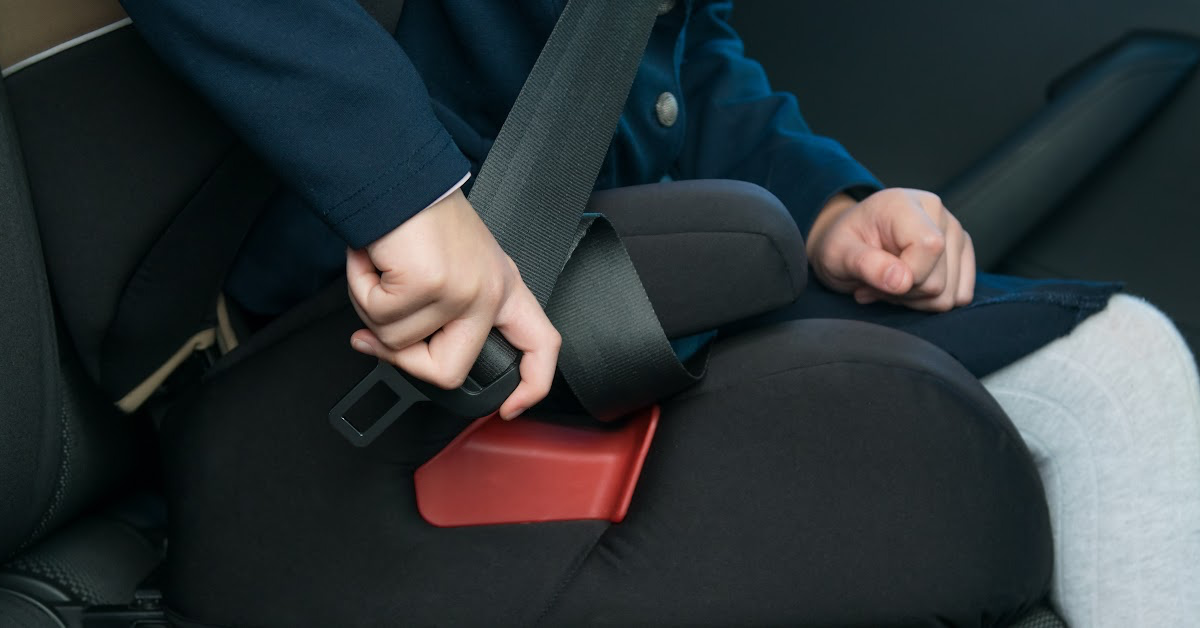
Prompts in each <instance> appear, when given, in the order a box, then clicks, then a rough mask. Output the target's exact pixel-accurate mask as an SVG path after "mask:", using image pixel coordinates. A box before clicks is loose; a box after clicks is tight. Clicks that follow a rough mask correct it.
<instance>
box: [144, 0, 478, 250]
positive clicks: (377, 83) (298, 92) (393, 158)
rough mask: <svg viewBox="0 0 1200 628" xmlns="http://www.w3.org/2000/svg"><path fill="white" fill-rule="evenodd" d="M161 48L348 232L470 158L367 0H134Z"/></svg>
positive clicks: (394, 216) (375, 234)
mask: <svg viewBox="0 0 1200 628" xmlns="http://www.w3.org/2000/svg"><path fill="white" fill-rule="evenodd" d="M122 4H123V5H124V6H125V9H126V10H127V11H128V12H129V14H130V16H131V17H132V18H133V20H134V25H135V27H136V28H137V29H138V31H139V32H140V33H141V34H142V36H143V37H145V39H146V40H147V41H148V42H149V43H150V46H151V47H152V48H154V50H155V51H156V52H158V54H159V55H160V56H161V57H162V58H163V59H164V60H165V61H166V62H167V64H168V65H169V66H171V67H172V68H173V69H174V70H175V71H176V72H177V73H178V74H180V75H181V76H182V77H183V78H184V79H185V80H186V81H188V82H189V83H191V84H192V85H193V86H194V87H195V88H196V89H197V90H199V92H200V93H201V94H202V95H203V96H204V97H205V98H206V99H207V100H208V101H209V102H210V103H211V104H212V105H213V106H214V107H215V108H216V109H217V110H218V112H219V113H220V114H221V115H222V117H223V118H224V119H225V121H226V122H227V123H228V124H229V125H230V126H231V127H233V129H234V131H235V132H237V133H238V135H239V136H240V137H241V138H242V139H243V140H244V141H246V142H247V143H248V144H249V145H250V146H251V148H253V149H254V150H255V151H257V152H258V154H260V155H261V156H263V158H264V159H265V160H266V161H267V162H268V163H269V164H270V165H271V166H272V168H274V170H275V171H276V172H277V173H278V174H279V175H280V177H281V178H282V179H283V180H284V181H285V182H286V183H287V184H288V185H289V186H290V187H291V188H292V189H293V190H295V191H296V192H297V193H299V194H300V196H301V197H303V198H304V199H305V200H306V201H307V202H308V204H309V205H310V206H311V207H312V209H313V210H314V211H315V212H317V213H318V215H319V216H320V217H321V218H322V219H323V220H324V221H325V222H326V223H327V224H329V226H330V227H331V228H332V229H333V230H334V231H335V232H336V233H338V234H339V235H340V236H341V237H342V238H343V239H344V240H345V241H346V242H347V243H348V244H350V245H351V246H353V247H361V246H364V245H366V244H369V243H370V242H373V241H375V240H376V239H378V238H379V237H380V236H382V235H384V234H386V233H387V232H388V231H390V230H392V229H394V228H395V227H396V226H398V225H400V224H401V223H402V222H404V221H405V220H407V219H408V218H409V217H411V216H413V215H414V214H416V213H417V212H419V211H421V210H422V209H424V208H425V207H427V206H428V205H429V204H430V203H432V202H433V201H434V200H435V199H437V198H438V197H439V196H441V195H442V194H443V193H445V192H446V191H447V190H449V189H451V188H452V187H453V186H454V185H455V184H456V183H458V182H459V181H460V180H461V179H462V178H463V175H464V174H466V173H467V172H468V171H469V169H470V166H469V164H468V162H467V160H466V158H465V157H463V155H462V153H460V152H459V150H458V148H457V147H456V146H455V145H454V143H453V141H451V139H450V135H449V134H448V133H447V132H446V130H445V129H444V128H443V127H442V125H441V123H440V122H438V120H437V119H436V118H435V117H434V114H433V110H432V107H431V106H430V104H429V95H428V92H427V91H426V89H425V86H424V84H423V83H422V81H421V78H420V77H419V76H418V74H417V71H416V69H415V68H414V67H413V65H412V63H411V62H410V61H409V59H408V57H407V55H405V53H404V51H403V50H402V49H401V47H400V46H399V44H398V43H397V42H396V40H395V39H394V38H393V37H392V36H391V34H389V33H388V32H386V31H385V30H384V29H383V28H382V27H380V26H379V24H378V22H376V21H375V20H374V19H373V18H372V17H371V16H370V15H369V14H367V12H366V11H365V10H364V9H363V8H362V7H360V6H359V4H358V3H357V2H356V1H355V0H237V1H234V2H229V1H225V0H122Z"/></svg>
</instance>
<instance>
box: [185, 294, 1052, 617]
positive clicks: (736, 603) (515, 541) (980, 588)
mask: <svg viewBox="0 0 1200 628" xmlns="http://www.w3.org/2000/svg"><path fill="white" fill-rule="evenodd" d="M297 317H298V318H299V319H301V320H303V319H305V317H308V318H311V313H310V314H307V315H306V314H304V313H300V314H297ZM279 323H280V327H281V329H283V330H285V332H286V330H287V329H288V327H289V324H288V322H287V321H286V320H285V321H280V322H279ZM298 327H302V330H301V331H299V332H294V333H281V334H280V335H282V336H286V339H285V340H283V341H280V342H277V343H274V344H272V343H271V342H270V336H271V334H269V333H268V334H264V336H265V338H260V339H259V340H258V341H257V342H258V343H260V347H259V349H258V350H251V351H247V353H250V354H252V355H251V356H250V357H248V358H246V359H243V360H241V361H239V362H237V363H234V364H231V365H230V366H228V367H227V368H224V369H222V370H221V371H219V372H215V373H213V374H212V377H210V379H209V381H208V382H207V384H206V385H205V387H204V389H203V390H202V393H201V394H199V395H198V396H196V397H195V398H193V399H183V400H181V401H180V402H179V403H178V410H177V411H175V412H174V413H173V414H172V416H170V417H169V418H168V421H167V423H166V425H165V427H164V446H165V456H166V458H167V467H168V493H169V498H170V505H171V522H172V531H171V547H170V557H169V585H168V590H167V599H168V602H169V605H170V607H171V608H172V609H173V611H174V612H175V613H177V614H178V617H177V618H179V619H182V618H187V619H190V620H193V621H196V622H207V623H209V624H215V625H261V626H381V625H382V626H391V625H428V624H440V625H533V624H537V623H542V624H546V625H575V624H581V623H607V624H619V625H628V624H642V625H644V624H656V625H680V624H684V625H692V624H709V625H747V624H785V625H838V626H849V625H863V626H879V625H910V624H928V625H946V624H953V625H965V626H971V625H992V624H997V623H1003V622H1005V621H1007V620H1011V619H1013V618H1014V616H1015V615H1016V614H1019V612H1020V611H1022V610H1023V609H1025V608H1027V607H1028V606H1029V605H1030V604H1032V603H1034V602H1035V601H1037V600H1039V599H1041V598H1042V597H1043V596H1044V594H1045V592H1046V590H1047V587H1048V582H1049V574H1050V568H1051V562H1052V561H1051V543H1050V532H1049V523H1048V517H1047V512H1046V508H1045V505H1044V500H1043V496H1042V489H1041V484H1040V482H1039V480H1038V476H1037V474H1036V472H1035V469H1034V466H1033V464H1032V462H1031V460H1030V459H1029V456H1028V453H1027V452H1026V450H1025V447H1024V445H1023V444H1022V443H1021V440H1020V438H1019V437H1018V435H1017V434H1016V432H1015V431H1014V429H1013V428H1012V426H1011V425H1010V424H1009V423H1008V421H1007V419H1006V418H1005V417H1004V416H1003V414H1002V412H1001V411H1000V409H999V408H998V407H997V406H996V404H995V403H994V402H993V401H992V400H991V398H990V397H988V396H987V394H986V392H985V391H984V390H983V388H982V387H981V386H979V385H978V383H977V382H975V380H974V379H972V378H971V377H969V375H967V374H966V372H965V371H964V370H963V369H962V368H961V367H960V366H959V365H958V364H957V363H956V362H954V361H953V360H952V359H950V358H949V357H948V356H946V355H945V354H944V353H942V352H940V351H939V350H937V349H934V348H933V347H932V346H931V345H928V344H926V343H924V342H922V341H919V340H916V339H914V338H912V337H909V336H905V335H902V334H900V333H898V332H894V331H890V330H887V329H884V328H881V327H874V326H869V325H865V324H861V323H850V322H829V321H799V322H790V323H783V324H780V325H776V326H772V327H769V328H765V329H760V330H756V331H751V332H747V333H745V334H743V335H740V336H736V337H732V338H723V339H721V340H719V341H718V342H717V343H716V346H715V348H714V351H713V355H712V358H711V362H710V367H709V374H708V377H707V378H706V379H705V381H704V382H703V383H702V384H700V385H699V386H697V387H696V388H694V389H692V390H690V391H688V392H686V393H685V394H684V395H682V396H681V397H679V398H677V399H674V400H672V401H670V402H669V403H666V404H665V405H664V406H663V417H662V421H661V424H660V427H659V433H658V435H657V436H656V438H655V441H654V444H653V446H652V448H651V451H650V454H649V457H648V458H647V461H646V466H645V469H644V472H643V475H642V478H641V481H640V483H639V486H638V489H637V492H636V494H635V496H634V500H633V504H632V506H631V509H630V513H629V516H628V518H627V519H626V520H625V521H624V522H623V523H621V524H617V525H612V524H610V523H608V522H603V521H579V522H566V523H543V524H524V525H500V526H480V527H468V528H455V529H439V528H433V527H431V526H429V525H428V524H426V523H424V522H423V521H422V519H421V518H420V517H419V515H418V514H417V512H416V509H415V505H414V501H413V490H412V478H411V472H412V470H413V469H414V468H416V466H418V465H419V464H420V463H421V462H423V461H424V460H425V459H427V458H428V457H429V456H430V455H432V453H434V452H436V451H437V450H439V449H440V448H441V446H442V445H444V444H445V443H446V442H447V441H448V440H449V439H450V438H451V437H453V435H454V434H455V433H457V431H458V430H459V429H461V427H462V426H463V422H461V421H455V420H448V419H445V418H441V417H439V416H438V415H437V414H436V413H435V412H433V411H429V412H428V413H427V414H426V415H425V416H423V417H418V418H413V419H411V420H410V419H408V418H407V417H406V419H405V420H402V421H400V422H398V423H397V424H396V425H393V427H392V428H391V429H390V430H389V432H388V433H386V434H385V435H384V436H383V437H382V438H381V439H380V440H379V441H377V442H376V443H375V444H374V445H372V446H371V447H369V448H367V449H364V450H359V449H355V448H353V447H351V446H350V445H349V444H348V443H347V442H346V441H345V440H344V439H342V438H341V437H340V436H338V435H337V434H336V433H334V432H333V430H332V429H331V428H330V427H329V426H328V424H327V422H326V419H325V416H324V413H325V411H326V410H327V409H328V408H330V407H332V405H333V404H334V402H336V401H337V399H338V398H339V397H340V396H341V395H342V394H343V393H344V392H345V391H346V390H348V389H349V388H350V387H351V386H352V385H353V384H354V382H355V381H356V380H357V379H358V378H359V377H361V376H362V374H364V373H365V372H366V370H368V369H369V368H370V367H371V365H372V363H373V361H372V360H370V359H368V358H364V357H362V356H359V355H357V354H354V353H353V352H351V351H350V350H349V349H348V348H347V347H346V338H348V337H349V334H350V332H351V331H352V330H353V329H356V328H357V327H358V322H357V320H356V319H355V316H354V314H353V312H352V311H350V310H349V309H348V308H345V307H343V308H341V309H339V310H338V311H337V312H336V313H334V314H332V315H326V316H323V317H318V318H317V320H315V321H309V322H308V324H307V325H306V326H298Z"/></svg>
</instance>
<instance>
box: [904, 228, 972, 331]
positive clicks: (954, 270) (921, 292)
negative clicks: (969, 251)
mask: <svg viewBox="0 0 1200 628" xmlns="http://www.w3.org/2000/svg"><path fill="white" fill-rule="evenodd" d="M951 220H953V219H951ZM962 236H963V231H962V227H960V226H959V225H958V222H957V221H953V222H951V223H950V224H949V225H947V231H946V236H945V237H946V250H945V252H943V254H942V256H941V258H940V259H939V260H938V263H937V266H936V267H935V268H934V269H933V272H931V273H929V277H927V278H926V279H925V281H923V282H920V283H918V284H917V285H915V286H913V289H912V293H911V294H910V295H908V296H909V297H911V298H915V299H924V300H929V301H930V302H931V303H932V304H933V306H934V308H935V309H937V308H938V307H941V306H943V305H944V307H945V309H950V308H951V307H953V306H954V299H955V296H956V294H957V292H958V273H959V265H960V263H961V262H962V246H963V239H962Z"/></svg>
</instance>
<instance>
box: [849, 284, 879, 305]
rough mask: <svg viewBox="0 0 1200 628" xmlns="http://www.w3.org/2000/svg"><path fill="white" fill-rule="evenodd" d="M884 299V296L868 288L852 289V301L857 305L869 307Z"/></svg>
mask: <svg viewBox="0 0 1200 628" xmlns="http://www.w3.org/2000/svg"><path fill="white" fill-rule="evenodd" d="M884 298H885V295H883V294H882V293H880V292H879V291H878V290H876V289H874V288H872V287H870V286H859V287H858V288H855V289H854V301H855V302H856V303H858V304H859V305H870V304H872V303H874V302H876V301H881V300H883V299H884Z"/></svg>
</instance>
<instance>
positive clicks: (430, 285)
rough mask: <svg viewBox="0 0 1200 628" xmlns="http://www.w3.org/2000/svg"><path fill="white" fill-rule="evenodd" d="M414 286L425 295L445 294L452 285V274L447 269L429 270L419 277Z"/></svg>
mask: <svg viewBox="0 0 1200 628" xmlns="http://www.w3.org/2000/svg"><path fill="white" fill-rule="evenodd" d="M413 284H414V288H415V289H416V290H417V291H419V292H421V293H423V294H426V295H437V294H443V293H445V291H446V288H447V287H448V286H449V285H450V273H449V272H448V271H447V270H446V269H445V268H429V269H426V270H425V271H424V272H422V273H420V274H419V275H417V276H416V278H415V279H414V281H413Z"/></svg>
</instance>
